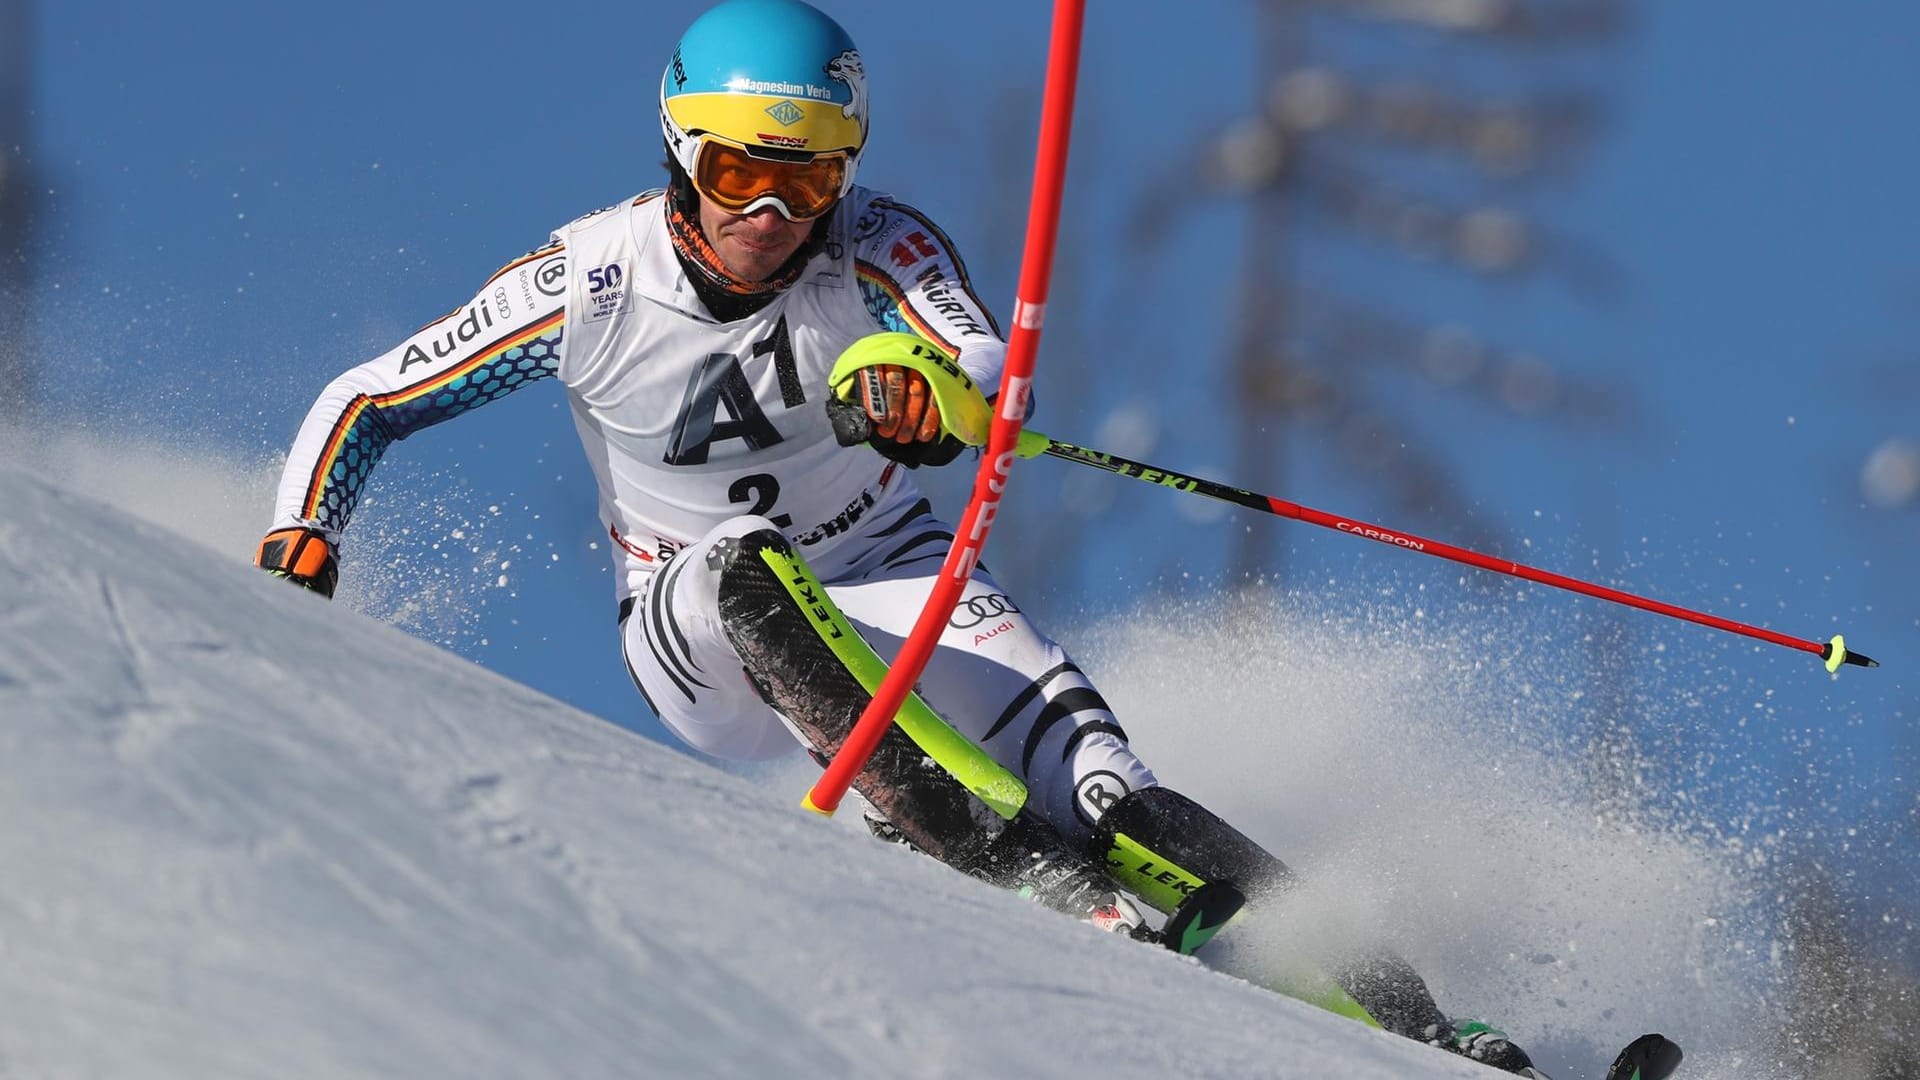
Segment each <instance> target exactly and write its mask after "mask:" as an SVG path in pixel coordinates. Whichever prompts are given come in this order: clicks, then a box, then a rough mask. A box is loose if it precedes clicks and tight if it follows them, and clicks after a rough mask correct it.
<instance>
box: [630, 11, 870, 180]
mask: <svg viewBox="0 0 1920 1080" xmlns="http://www.w3.org/2000/svg"><path fill="white" fill-rule="evenodd" d="M660 129H661V132H662V134H664V135H665V136H666V141H667V149H668V151H669V152H671V153H672V154H673V157H674V160H676V161H678V162H679V163H680V167H681V168H682V169H684V170H685V171H686V172H687V174H688V175H689V176H694V175H697V172H698V170H697V168H696V162H697V161H698V159H699V155H700V150H701V147H702V145H703V144H704V143H707V142H709V141H718V142H721V143H725V144H730V145H732V146H735V147H739V148H742V149H744V150H746V151H747V152H748V153H749V154H753V155H754V156H765V157H768V158H772V159H776V160H783V161H802V160H806V159H808V158H811V157H814V156H817V155H822V154H841V153H844V154H845V155H846V161H847V167H846V170H845V177H844V179H843V180H842V181H841V186H840V191H839V193H838V194H839V195H845V194H846V193H847V192H848V191H849V190H851V189H852V187H853V174H854V170H855V168H856V167H857V166H858V165H859V162H860V151H861V150H862V149H863V148H864V147H865V146H866V143H867V76H866V69H865V68H864V67H863V66H862V65H861V62H860V52H859V50H858V49H856V48H854V45H853V39H852V38H851V37H848V36H847V32H846V31H845V30H843V29H841V27H840V24H839V23H836V22H834V21H833V20H832V19H830V18H828V17H827V16H826V15H825V14H823V13H821V12H820V11H819V10H818V9H817V8H814V7H813V6H812V5H810V4H806V3H802V2H801V0H727V2H726V3H722V4H720V5H718V6H716V7H714V8H713V9H711V10H709V11H708V12H707V13H706V14H704V15H702V16H700V17H699V18H698V19H695V20H694V22H693V25H692V26H689V27H687V32H686V33H685V34H684V35H682V36H681V38H680V44H679V46H678V47H676V48H675V49H674V51H673V59H672V60H671V61H669V62H668V63H667V70H666V72H665V73H664V74H663V75H662V76H661V78H660Z"/></svg>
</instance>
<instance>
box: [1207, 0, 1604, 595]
mask: <svg viewBox="0 0 1920 1080" xmlns="http://www.w3.org/2000/svg"><path fill="white" fill-rule="evenodd" d="M1628 2H1629V0H1253V4H1254V7H1253V18H1254V28H1253V29H1254V33H1253V35H1252V40H1253V42H1254V44H1255V48H1256V49H1257V52H1256V57H1257V63H1256V68H1255V86H1254V89H1255V92H1256V102H1255V105H1254V107H1253V108H1252V109H1251V110H1250V111H1249V112H1248V113H1247V114H1245V115H1244V116H1242V117H1241V118H1240V119H1239V120H1238V121H1237V122H1235V123H1233V124H1231V125H1230V126H1228V127H1227V128H1226V129H1225V130H1224V131H1221V132H1219V133H1217V134H1216V135H1215V136H1213V137H1212V139H1211V141H1210V145H1209V146H1208V147H1207V148H1206V151H1205V152H1203V153H1201V154H1200V155H1198V160H1199V161H1201V162H1202V165H1201V168H1202V171H1203V174H1204V175H1203V177H1202V179H1203V181H1204V182H1205V185H1206V186H1207V187H1209V188H1211V189H1212V190H1214V191H1216V192H1220V193H1223V194H1226V195H1228V196H1230V197H1233V198H1237V199H1239V200H1241V201H1242V202H1243V204H1244V207H1245V210H1246V215H1247V217H1246V222H1247V224H1246V233H1245V241H1244V243H1245V247H1244V249H1243V255H1242V259H1241V271H1240V275H1239V281H1238V286H1237V289H1238V294H1239V296H1238V300H1237V307H1238V311H1237V314H1236V316H1235V320H1236V322H1235V329H1234V332H1233V337H1232V338H1231V340H1230V342H1229V347H1230V349H1231V350H1232V353H1231V357H1230V360H1229V364H1228V373H1227V378H1228V382H1227V385H1226V386H1225V387H1224V390H1225V393H1226V395H1227V396H1228V397H1229V399H1230V400H1231V401H1232V402H1233V406H1232V413H1233V416H1234V424H1235V435H1234V440H1233V455H1234V462H1233V469H1232V475H1234V476H1235V477H1236V478H1242V479H1241V480H1240V481H1239V482H1241V483H1243V484H1244V486H1247V487H1249V488H1250V489H1252V490H1259V491H1268V490H1271V491H1284V490H1286V489H1287V487H1288V485H1287V473H1286V465H1287V460H1286V459H1287V456H1288V442H1289V438H1290V436H1292V435H1293V434H1296V433H1299V432H1300V431H1301V430H1302V429H1306V428H1310V429H1311V430H1312V431H1313V432H1314V433H1315V435H1314V437H1315V438H1317V439H1320V440H1322V443H1321V445H1323V446H1324V447H1325V448H1326V449H1327V450H1329V451H1330V452H1331V453H1332V454H1333V455H1334V456H1335V458H1336V460H1338V461H1339V462H1340V464H1341V466H1342V467H1343V468H1344V469H1346V470H1347V471H1349V472H1351V473H1353V474H1354V475H1356V476H1357V477H1358V478H1359V479H1361V480H1363V481H1364V482H1366V483H1368V484H1369V485H1371V486H1374V487H1376V488H1381V489H1384V493H1385V495H1386V496H1387V497H1388V498H1389V500H1390V501H1391V503H1392V506H1393V509H1394V511H1395V512H1397V513H1403V514H1405V515H1406V519H1408V520H1411V521H1412V522H1414V523H1415V524H1414V525H1413V526H1412V527H1415V528H1420V527H1423V526H1424V527H1429V528H1434V529H1445V530H1446V531H1447V535H1449V536H1450V537H1452V538H1455V539H1457V540H1458V541H1460V542H1463V543H1465V544H1467V545H1468V546H1474V545H1482V544H1490V545H1495V546H1497V545H1498V543H1499V541H1500V539H1501V538H1500V537H1499V535H1498V534H1497V533H1496V532H1494V531H1493V530H1492V529H1491V528H1490V527H1489V526H1487V525H1485V524H1483V523H1481V522H1479V521H1476V520H1474V518H1473V517H1472V516H1471V515H1470V514H1469V513H1468V504H1467V500H1466V499H1465V497H1464V496H1462V495H1461V494H1459V493H1458V490H1457V486H1456V484H1455V482H1454V480H1453V478H1452V475H1451V473H1450V471H1449V470H1448V469H1447V468H1446V467H1445V466H1444V465H1443V464H1440V462H1441V460H1442V458H1441V455H1439V454H1438V453H1437V452H1433V451H1430V450H1429V449H1428V448H1425V447H1422V446H1420V445H1418V436H1417V435H1415V434H1414V433H1413V430H1412V425H1411V424H1409V423H1406V422H1404V421H1402V420H1400V419H1398V418H1397V417H1396V416H1395V414H1394V411H1393V408H1392V407H1391V406H1390V405H1389V404H1387V403H1386V402H1385V401H1384V400H1381V395H1379V394H1378V393H1376V392H1372V391H1370V390H1369V385H1370V383H1372V382H1373V376H1375V375H1376V374H1379V373H1381V372H1383V371H1387V372H1393V373H1397V375H1398V376H1402V377H1405V378H1410V379H1414V380H1418V381H1420V382H1423V383H1426V384H1427V386H1428V387H1429V388H1431V389H1433V390H1434V391H1435V392H1436V393H1437V392H1444V391H1454V392H1466V393H1468V394H1471V395H1473V396H1474V397H1475V398H1477V399H1478V401H1479V403H1480V404H1481V405H1483V406H1484V407H1486V408H1487V409H1490V410H1491V411H1492V412H1493V413H1495V414H1496V415H1497V416H1498V417H1500V418H1501V419H1502V420H1503V421H1504V420H1518V419H1545V420H1551V421H1552V422H1554V423H1555V424H1556V425H1560V426H1573V427H1579V426H1589V427H1591V426H1606V425H1608V424H1610V423H1612V422H1614V421H1616V420H1618V419H1619V418H1620V413H1621V412H1623V411H1624V409H1625V405H1624V397H1625V395H1624V394H1623V393H1621V392H1620V391H1618V390H1617V389H1615V388H1613V387H1610V386H1606V385H1594V384H1592V383H1591V382H1589V383H1588V384H1587V385H1584V386H1582V385H1577V384H1578V383H1579V382H1580V380H1576V379H1573V378H1570V377H1569V376H1568V375H1566V374H1565V373H1564V372H1563V371H1562V370H1561V367H1560V365H1558V364H1556V363H1555V362H1554V361H1552V360H1550V359H1548V358H1546V357H1543V356H1541V355H1539V354H1538V353H1536V352H1532V351H1529V350H1523V349H1517V348H1503V347H1501V346H1499V345H1496V344H1495V340H1496V338H1497V336H1498V334H1499V328H1497V327H1488V328H1478V327H1468V326H1464V325H1461V324H1460V323H1459V322H1458V321H1457V320H1453V319H1444V318H1443V319H1440V320H1434V321H1429V320H1433V316H1432V315H1431V314H1427V315H1421V314H1418V313H1408V312H1404V311H1401V310H1397V308H1396V305H1395V303H1394V299H1395V298H1394V297H1392V296H1390V295H1380V294H1378V293H1368V294H1366V295H1355V294H1354V293H1353V292H1352V291H1351V290H1349V291H1346V292H1341V291H1336V289H1335V288H1334V287H1333V286H1331V285H1330V284H1329V283H1327V282H1326V281H1324V280H1322V276H1321V275H1319V274H1318V273H1317V272H1316V269H1315V267H1314V266H1313V265H1311V264H1310V263H1309V261H1308V259H1307V258H1306V256H1308V255H1310V254H1317V253H1319V252H1320V251H1322V250H1325V249H1326V248H1327V247H1328V246H1329V245H1333V244H1340V245H1352V244H1358V245H1367V246H1369V247H1370V248H1372V249H1373V251H1374V252H1375V253H1374V254H1373V255H1371V256H1370V257H1371V258H1375V259H1388V260H1395V259H1397V260H1412V261H1414V262H1417V263H1418V264H1420V265H1422V266H1425V267H1428V268H1429V269H1427V270H1425V271H1423V272H1425V273H1430V274H1434V275H1462V274H1464V275H1471V276H1474V277H1478V278H1483V279H1486V280H1487V281H1489V282H1490V283H1494V284H1498V283H1500V282H1503V281H1516V282H1517V281H1519V280H1522V279H1526V278H1530V277H1535V276H1538V275H1541V274H1555V275H1557V276H1558V277H1559V278H1560V279H1561V280H1563V281H1566V282H1568V283H1570V284H1572V285H1573V287H1574V288H1575V289H1576V290H1585V291H1588V292H1590V293H1596V294H1598V293H1605V292H1607V291H1608V289H1609V287H1610V280H1611V276H1612V275H1611V271H1610V269H1609V267H1608V266H1607V264H1606V261H1605V260H1604V258H1603V257H1600V256H1598V255H1596V254H1595V253H1594V252H1593V251H1592V250H1590V249H1586V248H1583V247H1582V246H1580V244H1579V243H1578V241H1577V240H1574V239H1573V238H1571V237H1565V236H1561V235H1557V234H1556V233H1555V232H1554V231H1553V230H1552V229H1551V228H1549V227H1547V226H1545V225H1543V224H1542V223H1541V222H1539V221H1537V220H1535V219H1534V218H1533V216H1531V215H1529V214H1528V213H1527V212H1525V211H1523V210H1521V209H1518V208H1516V206H1515V205H1514V202H1515V197H1516V196H1517V195H1519V194H1521V193H1523V192H1524V191H1525V190H1526V188H1527V186H1528V185H1529V184H1530V183H1533V182H1535V181H1539V180H1542V179H1546V178H1552V177H1562V178H1563V177H1565V176H1566V175H1567V173H1568V171H1569V168H1570V167H1571V165H1572V164H1573V163H1574V162H1575V161H1576V159H1577V157H1578V153H1579V151H1580V150H1581V149H1583V148H1584V146H1585V145H1586V144H1587V143H1588V142H1589V141H1590V139H1591V136H1592V134H1593V132H1594V130H1595V128H1596V127H1597V126H1598V123H1597V119H1598V111H1599V110H1598V108H1597V106H1596V105H1595V104H1594V102H1593V101H1592V100H1591V97H1590V95H1588V94H1586V93H1583V92H1580V91H1578V90H1575V91H1566V90H1556V89H1553V88H1552V80H1553V78H1554V71H1555V62H1556V60H1557V59H1558V58H1559V57H1560V56H1561V55H1563V54H1567V53H1569V52H1571V51H1573V50H1577V49H1579V48H1580V47H1582V46H1586V45H1591V44H1594V43H1598V42H1601V41H1604V40H1605V39H1607V38H1610V37H1613V36H1616V35H1617V34H1618V33H1619V31H1620V30H1621V29H1622V27H1623V26H1624V24H1625V21H1626V20H1625V10H1624V9H1625V5H1626V4H1627V3H1628ZM1356 42H1358V43H1359V44H1360V45H1361V47H1360V48H1355V47H1354V46H1355V44H1356ZM1355 56H1365V57H1368V58H1369V60H1370V61H1371V62H1358V63H1356V62H1354V59H1353V58H1354V57H1355ZM1382 57H1385V58H1388V59H1387V61H1386V62H1382V60H1381V58H1382ZM1483 57H1484V59H1491V60H1494V61H1496V62H1497V63H1498V64H1499V66H1500V67H1501V69H1502V71H1503V73H1515V72H1518V73H1523V74H1522V75H1521V76H1520V77H1509V78H1504V79H1502V80H1497V81H1498V82H1500V83H1502V85H1501V86H1500V88H1499V89H1498V90H1495V91H1489V90H1487V89H1485V88H1484V87H1475V86H1469V85H1464V84H1465V83H1467V82H1468V80H1465V79H1463V78H1462V77H1461V76H1462V75H1463V74H1466V73H1467V72H1468V70H1469V68H1468V66H1469V65H1472V64H1475V63H1479V64H1480V66H1481V67H1482V68H1486V67H1490V66H1491V65H1488V64H1486V63H1484V62H1483V60H1482V58H1483ZM1535 203H1536V204H1537V203H1538V200H1535ZM1303 233H1310V234H1311V240H1307V239H1303V237H1302V234H1303ZM1229 543H1230V550H1229V552H1228V560H1227V562H1228V571H1229V575H1230V580H1232V581H1234V582H1236V583H1237V584H1239V585H1241V586H1243V587H1244V586H1246V585H1251V584H1254V583H1257V582H1259V581H1261V580H1264V579H1267V578H1270V577H1272V576H1273V575H1274V574H1275V573H1277V571H1278V570H1279V562H1280V554H1279V553H1280V545H1279V543H1278V542H1277V541H1276V538H1275V537H1274V535H1273V534H1272V533H1271V532H1270V531H1268V530H1261V529H1253V530H1235V531H1234V533H1233V535H1232V539H1231V540H1230V541H1229Z"/></svg>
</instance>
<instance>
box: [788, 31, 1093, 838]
mask: <svg viewBox="0 0 1920 1080" xmlns="http://www.w3.org/2000/svg"><path fill="white" fill-rule="evenodd" d="M1085 17H1086V3H1085V0H1055V3H1054V5H1053V37H1052V43H1051V45H1050V46H1049V47H1048V51H1047V87H1046V97H1045V99H1044V101H1043V102H1042V104H1041V106H1040V143H1039V149H1038V151H1037V153H1036V155H1035V158H1034V163H1033V200H1032V203H1031V204H1030V205H1029V207H1028V209H1027V238H1026V247H1025V250H1024V252H1023V253H1022V255H1021V260H1020V291H1019V293H1018V294H1017V295H1016V296H1015V297H1014V302H1013V333H1012V334H1011V335H1009V336H1008V338H1007V362H1006V368H1005V371H1004V373H1003V374H1002V375H1001V377H1000V396H999V399H998V401H997V402H996V407H995V409H994V415H993V427H992V429H991V431H990V432H989V434H988V436H987V447H986V452H985V453H984V454H982V455H981V458H980V470H979V472H977V473H976V474H975V475H974V479H973V497H972V498H971V499H970V500H968V502H967V510H966V513H965V514H964V515H962V516H961V518H960V526H959V528H957V529H955V530H954V534H953V546H952V547H951V548H949V549H947V560H946V562H945V563H943V564H942V565H941V567H940V576H939V577H938V578H937V579H935V582H934V586H933V591H932V592H931V593H929V594H928V596H927V604H926V607H924V608H922V609H921V610H920V618H919V621H917V622H915V623H914V624H913V631H912V633H910V634H909V635H908V636H907V639H906V641H905V642H904V643H903V644H902V645H901V646H900V654H899V655H898V656H897V657H895V658H894V661H893V665H892V666H891V667H890V668H889V669H888V670H887V675H886V678H885V679H883V680H881V682H880V688H879V689H878V690H876V691H874V695H873V700H872V701H870V702H868V703H867V708H866V711H865V712H862V713H861V714H860V719H859V721H858V722H857V723H855V724H854V726H853V731H852V732H850V733H849V734H848V735H847V740H846V742H845V743H843V744H841V747H840V752H839V753H837V754H835V755H834V756H833V760H832V761H830V762H828V763H827V769H826V771H825V772H823V773H821V774H820V779H819V780H817V781H815V782H814V785H813V788H812V789H811V790H810V791H808V792H807V796H806V798H805V799H804V800H802V802H801V805H802V806H805V807H806V808H807V809H809V810H813V811H816V812H818V813H821V814H831V813H833V812H834V811H835V810H837V809H839V807H840V800H841V799H842V798H844V797H845V796H846V793H847V788H848V787H850V786H851V785H852V784H853V778H854V777H855V776H856V775H858V774H859V772H860V770H861V769H862V768H864V767H865V766H866V764H867V759H868V758H870V757H872V756H873V751H874V749H875V748H876V747H878V746H879V745H880V738H881V736H883V735H885V734H886V733H887V728H888V727H889V726H890V725H891V724H892V723H893V717H894V714H895V713H897V712H899V711H900V704H901V702H903V701H905V700H906V697H907V692H908V691H909V690H911V689H912V688H913V684H914V683H915V682H916V681H917V680H918V679H919V678H920V673H921V672H922V671H924V670H925V669H926V666H927V660H928V659H929V658H930V657H932V656H933V649H934V646H935V645H936V644H938V643H939V641H940V634H941V632H942V631H943V630H945V629H946V626H947V619H948V617H950V616H951V615H952V614H953V608H954V605H955V604H957V603H959V601H960V592H961V590H962V589H964V588H966V584H967V582H968V581H969V580H970V579H971V578H972V577H973V568H974V565H975V564H976V563H978V562H979V561H980V551H981V549H982V548H984V547H985V546H986V543H987V532H988V531H989V530H990V529H991V528H992V527H993V519H994V516H995V515H996V514H998V513H999V511H1000V499H1001V497H1002V496H1003V495H1005V493H1006V490H1007V478H1008V474H1009V473H1010V472H1011V471H1012V470H1013V459H1014V457H1015V448H1016V447H1017V445H1018V444H1019V441H1020V426H1021V424H1022V423H1024V422H1025V420H1026V416H1027V402H1028V400H1029V399H1030V397H1031V395H1032V389H1033V366H1034V359H1035V354H1036V353H1037V352H1038V351H1039V347H1040V327H1041V324H1042V323H1043V322H1044V321H1045V319H1046V312H1047V286H1048V283H1049V281H1050V280H1051V278H1052V275H1053V248H1054V240H1055V238H1056V237H1057V235H1058V233H1059V225H1060V197H1061V193H1062V191H1063V190H1064V188H1065V186H1066V176H1067V144H1068V141H1069V138H1070V136H1071V135H1072V132H1073V94H1074V85H1075V83H1076V82H1077V81H1078V79H1079V74H1080V27H1081V24H1082V23H1083V22H1084V21H1085Z"/></svg>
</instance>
